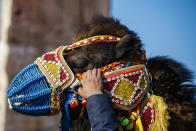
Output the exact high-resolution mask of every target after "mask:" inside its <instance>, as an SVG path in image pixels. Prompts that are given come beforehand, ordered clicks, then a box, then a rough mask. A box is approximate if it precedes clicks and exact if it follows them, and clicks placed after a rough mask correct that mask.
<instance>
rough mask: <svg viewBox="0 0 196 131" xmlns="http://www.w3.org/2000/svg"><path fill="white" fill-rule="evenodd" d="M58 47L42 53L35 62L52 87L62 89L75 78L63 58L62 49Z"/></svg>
mask: <svg viewBox="0 0 196 131" xmlns="http://www.w3.org/2000/svg"><path fill="white" fill-rule="evenodd" d="M65 48H66V47H63V46H61V47H59V48H57V49H55V50H54V51H51V52H48V53H46V54H44V55H43V56H42V57H39V58H37V59H36V61H35V63H36V64H37V65H38V67H39V68H40V70H41V71H42V72H43V74H44V75H45V76H46V78H47V80H48V81H49V83H51V84H52V88H55V89H56V90H57V91H59V90H60V91H62V90H64V89H66V88H67V87H69V86H70V85H71V84H72V83H73V81H74V80H75V76H74V74H73V73H72V71H71V69H70V68H69V66H68V65H67V63H66V62H65V60H64V58H63V54H62V53H63V50H64V49H65Z"/></svg>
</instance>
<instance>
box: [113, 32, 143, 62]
mask: <svg viewBox="0 0 196 131" xmlns="http://www.w3.org/2000/svg"><path fill="white" fill-rule="evenodd" d="M141 46H142V44H141V41H140V39H139V38H138V37H137V36H135V35H130V34H127V35H125V36H123V37H122V38H121V40H120V41H119V42H118V43H117V44H116V46H115V56H116V59H121V58H124V57H126V56H134V55H135V54H136V52H137V51H138V50H140V48H141Z"/></svg>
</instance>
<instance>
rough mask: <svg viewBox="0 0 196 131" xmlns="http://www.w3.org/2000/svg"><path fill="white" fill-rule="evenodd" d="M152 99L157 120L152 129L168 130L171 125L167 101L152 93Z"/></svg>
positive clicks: (152, 130)
mask: <svg viewBox="0 0 196 131" xmlns="http://www.w3.org/2000/svg"><path fill="white" fill-rule="evenodd" d="M150 99H151V101H152V104H153V106H154V108H155V121H154V123H153V124H152V127H151V128H150V131H157V130H159V131H167V130H168V126H169V119H170V116H169V112H168V110H167V109H168V105H167V104H166V103H165V100H164V99H163V98H162V97H160V96H156V95H151V96H150Z"/></svg>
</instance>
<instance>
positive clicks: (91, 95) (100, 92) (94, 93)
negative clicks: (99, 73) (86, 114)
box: [87, 92, 103, 98]
mask: <svg viewBox="0 0 196 131" xmlns="http://www.w3.org/2000/svg"><path fill="white" fill-rule="evenodd" d="M97 94H103V92H95V93H92V94H90V95H89V96H87V98H89V97H90V96H94V95H97Z"/></svg>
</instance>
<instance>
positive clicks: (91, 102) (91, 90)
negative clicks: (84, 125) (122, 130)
mask: <svg viewBox="0 0 196 131" xmlns="http://www.w3.org/2000/svg"><path fill="white" fill-rule="evenodd" d="M82 77H83V79H82V87H81V88H79V89H78V92H79V94H80V95H81V96H82V97H84V98H87V111H88V116H89V120H90V123H91V127H92V130H93V131H118V122H117V120H116V116H115V113H114V110H113V108H112V104H111V101H110V99H109V97H108V96H106V95H104V94H103V93H102V88H103V83H102V79H101V72H100V71H99V70H97V69H93V70H88V71H87V72H85V73H83V76H82Z"/></svg>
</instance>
